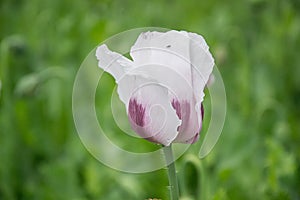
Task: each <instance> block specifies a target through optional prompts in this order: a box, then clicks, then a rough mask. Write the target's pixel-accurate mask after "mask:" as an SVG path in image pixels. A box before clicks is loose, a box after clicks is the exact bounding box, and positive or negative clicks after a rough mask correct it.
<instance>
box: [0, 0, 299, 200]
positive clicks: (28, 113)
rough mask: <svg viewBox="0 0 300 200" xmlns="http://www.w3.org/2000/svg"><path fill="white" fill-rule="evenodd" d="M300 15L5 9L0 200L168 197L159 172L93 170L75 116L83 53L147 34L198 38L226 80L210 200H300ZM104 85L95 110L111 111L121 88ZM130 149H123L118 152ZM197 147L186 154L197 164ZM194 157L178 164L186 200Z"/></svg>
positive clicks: (181, 8) (271, 7)
mask: <svg viewBox="0 0 300 200" xmlns="http://www.w3.org/2000/svg"><path fill="white" fill-rule="evenodd" d="M299 10H300V2H299V1H297V0H294V1H292V0H274V1H268V0H249V1H240V0H229V1H196V0H193V1H183V0H177V1H160V0H154V1H133V0H117V1H108V0H102V1H95V0H92V1H81V0H72V1H71V0H65V1H61V0H47V1H40V0H27V1H25V0H21V1H17V0H2V1H1V2H0V42H1V43H0V80H1V86H0V199H5V200H6V199H7V200H10V199H55V200H59V199H77V200H83V199H112V200H114V199H145V198H149V197H157V198H162V199H167V198H168V197H167V196H168V191H167V187H166V185H167V177H166V173H165V171H164V170H160V171H157V172H152V173H148V174H141V175H133V174H124V173H120V172H117V171H114V170H112V169H110V168H108V167H106V166H104V165H102V164H101V163H99V162H98V161H96V160H95V159H94V158H93V157H92V156H91V155H90V154H89V153H88V152H87V151H86V149H85V148H84V147H83V145H82V144H81V143H80V140H79V138H78V136H77V134H76V130H75V127H74V124H73V119H72V112H71V93H72V84H73V81H74V77H75V74H76V70H77V69H78V68H79V66H80V63H81V62H82V61H83V59H84V58H85V56H86V54H87V53H88V52H89V51H90V50H91V49H92V48H94V47H95V45H97V44H98V43H100V42H101V41H103V40H105V39H106V38H108V37H109V36H111V35H113V34H115V33H118V32H121V31H124V30H127V29H131V28H135V27H144V26H158V27H166V28H171V29H179V30H180V29H184V30H188V31H192V32H198V33H200V34H203V35H204V36H205V38H206V39H207V42H208V44H209V45H210V46H211V51H212V53H213V54H214V56H215V58H216V63H217V66H218V67H219V70H220V71H221V73H222V76H223V80H224V82H225V86H226V92H227V98H228V99H227V100H228V107H227V119H226V123H225V127H224V131H223V134H222V136H221V138H220V141H219V142H218V144H217V145H216V146H215V149H214V150H213V152H212V153H211V154H210V155H209V156H208V157H206V158H205V159H204V160H202V161H201V166H202V170H200V171H201V173H203V174H205V177H204V179H205V180H204V181H205V185H203V186H202V190H203V191H204V192H205V196H206V199H212V200H219V199H220V200H223V199H230V200H232V199H249V200H250V199H271V200H289V199H300V192H299V191H300V146H299V144H300V134H299V133H300V126H299V122H300V78H299V75H300V59H299V52H300V12H299ZM102 81H103V83H102V87H101V89H99V90H100V91H98V93H99V95H101V97H103V100H102V101H97V106H99V109H105V107H106V105H109V104H107V102H108V101H109V98H110V95H111V90H112V88H113V86H114V82H113V79H112V78H111V77H109V76H108V75H107V76H105V77H104V78H103V79H102ZM208 96H209V95H208ZM207 99H208V100H209V98H207ZM105 100H107V101H105ZM205 106H206V110H207V112H206V116H205V119H206V120H205V124H204V130H205V129H206V128H207V125H208V123H209V102H208V101H206V102H205ZM102 113H104V114H105V113H106V112H105V110H104V112H102ZM107 113H109V112H107ZM102 117H104V118H106V120H104V122H105V125H104V126H105V127H107V128H108V129H110V130H111V132H113V136H112V137H117V136H118V134H122V133H121V132H120V130H119V129H117V128H113V127H115V124H114V122H113V121H112V120H111V119H112V118H111V116H107V117H106V116H102ZM118 142H120V141H118ZM130 144H131V139H130V138H127V139H124V141H122V142H121V143H120V144H119V145H123V146H125V147H126V145H128V146H130ZM134 144H135V146H136V148H135V149H142V150H144V149H145V148H146V149H151V148H156V147H155V146H154V147H153V145H152V144H150V143H149V144H148V143H147V142H144V141H140V145H141V146H140V147H139V142H135V143H134ZM200 144H201V141H200V142H199V143H197V144H196V145H194V146H193V147H191V149H190V150H189V152H188V153H187V154H195V155H197V153H198V150H199V146H200ZM143 145H146V147H144V146H143ZM187 156H188V155H185V156H183V157H182V158H181V159H180V160H179V161H178V163H177V167H178V170H179V175H182V174H184V175H185V176H187V177H185V180H187V183H186V184H187V185H190V186H191V188H190V189H187V190H185V192H186V194H185V196H186V198H187V197H188V196H190V195H192V194H196V193H197V192H195V191H193V187H194V189H195V190H197V187H196V186H195V185H196V182H197V180H196V179H195V177H197V175H196V174H197V173H199V172H198V171H199V170H197V169H198V168H197V167H196V168H195V167H193V166H190V167H188V166H186V164H185V162H186V160H185V158H186V157H187ZM137 164H138V163H137ZM184 166H186V167H184ZM195 166H197V165H195ZM183 167H184V168H183ZM183 169H185V170H184V173H183ZM200 176H201V174H200Z"/></svg>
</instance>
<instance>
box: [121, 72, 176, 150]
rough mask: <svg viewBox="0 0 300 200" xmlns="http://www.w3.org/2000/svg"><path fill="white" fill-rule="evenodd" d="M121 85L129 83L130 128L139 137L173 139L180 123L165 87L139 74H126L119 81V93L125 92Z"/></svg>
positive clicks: (168, 140) (128, 108)
mask: <svg viewBox="0 0 300 200" xmlns="http://www.w3.org/2000/svg"><path fill="white" fill-rule="evenodd" d="M124 85H132V87H131V89H133V90H132V91H131V96H130V100H129V102H128V104H127V112H128V117H129V121H130V123H131V127H132V129H133V130H134V131H135V132H137V133H138V134H139V135H140V136H141V137H143V138H145V139H147V140H149V141H152V142H155V143H159V144H163V145H166V146H168V145H170V143H171V142H173V140H174V139H175V138H176V136H177V134H178V131H177V127H178V126H179V125H180V124H181V121H180V120H179V118H178V116H177V115H176V112H175V110H174V109H173V107H172V105H171V103H170V101H169V97H168V89H166V88H164V87H162V86H161V85H159V84H158V83H157V82H154V81H151V80H147V79H145V78H144V77H141V76H138V75H126V76H124V77H123V79H121V80H120V85H119V89H118V92H119V94H120V96H122V93H128V90H127V89H128V88H126V91H125V90H124V87H122V86H124Z"/></svg>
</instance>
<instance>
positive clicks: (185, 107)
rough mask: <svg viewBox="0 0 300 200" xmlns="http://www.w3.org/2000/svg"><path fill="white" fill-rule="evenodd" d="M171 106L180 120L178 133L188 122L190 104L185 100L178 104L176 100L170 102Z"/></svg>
mask: <svg viewBox="0 0 300 200" xmlns="http://www.w3.org/2000/svg"><path fill="white" fill-rule="evenodd" d="M172 106H173V108H174V109H175V110H176V114H177V116H178V118H179V119H181V120H182V122H181V125H180V126H179V127H178V129H177V130H178V131H179V132H181V131H182V130H184V129H186V127H187V125H188V121H189V120H190V103H189V102H188V101H186V100H184V101H181V102H179V101H178V100H175V99H173V100H172Z"/></svg>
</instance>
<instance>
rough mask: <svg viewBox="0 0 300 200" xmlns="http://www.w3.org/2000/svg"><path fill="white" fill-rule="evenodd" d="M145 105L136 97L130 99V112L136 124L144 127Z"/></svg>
mask: <svg viewBox="0 0 300 200" xmlns="http://www.w3.org/2000/svg"><path fill="white" fill-rule="evenodd" d="M145 110H146V109H145V107H143V105H142V104H140V103H138V102H137V100H136V99H130V101H129V106H128V113H129V116H130V118H131V120H132V121H133V122H135V124H136V125H138V126H141V127H143V126H144V125H145Z"/></svg>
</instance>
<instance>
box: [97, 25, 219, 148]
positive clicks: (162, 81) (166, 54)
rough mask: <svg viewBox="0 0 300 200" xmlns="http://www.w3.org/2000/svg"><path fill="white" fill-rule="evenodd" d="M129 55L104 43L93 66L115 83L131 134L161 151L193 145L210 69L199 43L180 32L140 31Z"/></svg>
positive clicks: (209, 60)
mask: <svg viewBox="0 0 300 200" xmlns="http://www.w3.org/2000/svg"><path fill="white" fill-rule="evenodd" d="M130 56H131V58H132V59H129V58H127V57H125V56H122V55H120V54H119V53H116V52H113V51H111V50H109V49H108V47H107V46H106V45H105V44H103V45H101V46H99V47H98V48H97V50H96V57H97V59H98V61H99V62H98V65H99V67H100V68H102V69H103V70H105V71H107V72H108V73H109V74H111V75H112V76H113V77H114V78H115V80H116V83H117V85H118V94H119V97H120V99H121V101H122V102H123V103H124V104H125V106H126V111H127V115H128V118H129V122H130V124H131V127H132V129H133V130H134V131H135V132H136V133H137V134H139V135H140V136H141V137H143V138H145V139H147V140H149V141H151V142H154V143H158V144H162V145H164V146H169V145H170V144H171V143H194V142H196V141H197V140H198V138H199V133H200V131H201V127H202V120H203V106H202V101H203V97H204V88H205V86H206V84H207V82H208V80H209V76H210V74H211V72H212V69H213V66H214V59H213V57H212V55H211V53H210V52H209V47H208V45H207V44H206V42H205V40H204V38H203V37H202V36H200V35H198V34H195V33H189V32H186V31H175V30H171V31H168V32H165V33H163V32H144V33H141V34H140V35H139V37H138V39H137V40H136V42H135V44H134V45H133V46H132V47H131V49H130Z"/></svg>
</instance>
